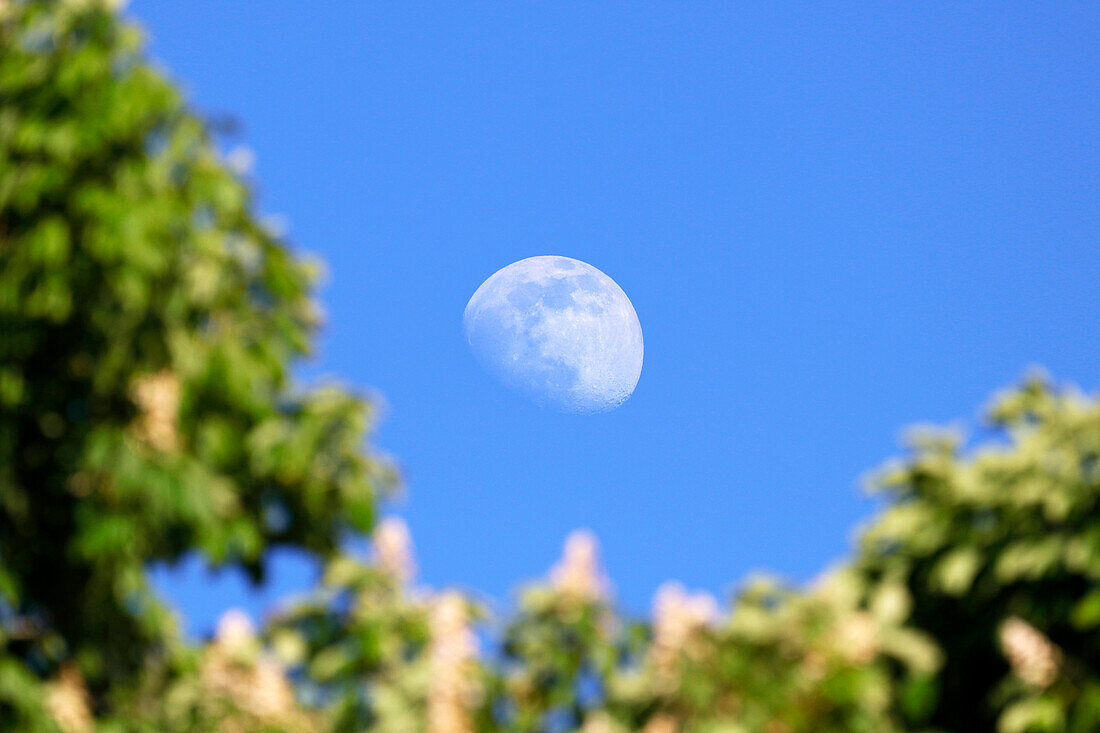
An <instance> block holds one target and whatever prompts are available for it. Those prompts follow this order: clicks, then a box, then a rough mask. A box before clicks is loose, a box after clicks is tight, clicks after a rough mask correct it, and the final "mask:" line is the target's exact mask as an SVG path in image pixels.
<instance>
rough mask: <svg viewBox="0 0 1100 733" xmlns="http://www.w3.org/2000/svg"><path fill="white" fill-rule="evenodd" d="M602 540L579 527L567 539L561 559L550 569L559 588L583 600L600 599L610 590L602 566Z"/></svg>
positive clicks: (551, 581) (553, 581) (551, 575)
mask: <svg viewBox="0 0 1100 733" xmlns="http://www.w3.org/2000/svg"><path fill="white" fill-rule="evenodd" d="M599 554H600V553H599V543H598V542H597V541H596V536H595V535H594V534H592V533H591V532H589V531H588V530H577V531H576V532H573V533H572V534H571V535H569V538H568V539H567V540H566V541H565V551H564V553H563V556H562V559H561V561H560V562H559V563H558V564H557V565H555V566H554V568H553V569H552V570H551V571H550V583H551V584H552V585H553V586H554V588H555V589H556V590H558V591H559V592H561V593H564V594H566V595H568V596H571V597H573V598H577V599H580V600H583V601H600V600H603V599H604V598H605V597H606V594H607V579H606V578H605V577H604V575H603V572H602V571H601V570H600V557H599Z"/></svg>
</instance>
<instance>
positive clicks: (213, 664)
mask: <svg viewBox="0 0 1100 733" xmlns="http://www.w3.org/2000/svg"><path fill="white" fill-rule="evenodd" d="M199 674H200V680H201V683H202V688H203V690H204V691H206V693H207V694H208V695H209V697H208V698H206V700H205V702H207V703H211V702H213V703H219V702H221V701H225V702H228V703H229V704H230V705H232V707H233V708H234V709H236V710H238V711H240V712H241V713H243V714H244V715H245V716H246V717H245V718H243V719H239V718H237V717H236V716H230V717H229V718H227V719H226V720H224V721H223V722H222V724H221V725H222V728H221V729H222V730H224V731H227V732H228V733H236V732H237V731H240V733H244V732H245V731H248V730H252V729H253V728H254V727H256V726H257V724H258V725H260V726H271V727H279V728H281V729H288V730H301V731H307V730H311V729H312V728H313V727H314V726H313V725H312V724H311V720H310V718H309V716H307V715H306V714H305V713H303V712H302V711H301V709H300V708H299V707H298V704H297V700H296V699H295V695H294V689H293V688H292V687H291V685H290V682H289V680H287V678H286V674H285V672H284V670H283V667H282V665H281V664H280V663H279V662H278V661H277V660H276V659H275V657H274V656H273V655H271V654H267V653H265V652H263V651H262V650H261V647H260V643H259V640H258V639H257V638H256V635H255V632H254V630H253V627H252V622H251V621H250V620H249V618H248V616H246V615H245V614H244V613H243V612H241V611H229V612H228V613H226V614H225V615H224V616H223V617H222V619H221V621H220V622H219V623H218V629H217V633H216V635H215V638H214V641H213V643H211V644H210V646H209V647H208V648H207V650H206V653H205V654H204V655H203V660H202V666H201V669H200V672H199Z"/></svg>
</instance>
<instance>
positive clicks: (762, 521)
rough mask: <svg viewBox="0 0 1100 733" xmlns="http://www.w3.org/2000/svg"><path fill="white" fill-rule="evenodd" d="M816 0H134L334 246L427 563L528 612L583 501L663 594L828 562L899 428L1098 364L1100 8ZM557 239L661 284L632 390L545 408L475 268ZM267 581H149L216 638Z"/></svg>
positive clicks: (344, 349) (553, 244)
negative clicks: (1021, 381) (508, 381)
mask: <svg viewBox="0 0 1100 733" xmlns="http://www.w3.org/2000/svg"><path fill="white" fill-rule="evenodd" d="M821 6H822V4H820V3H805V4H803V3H775V2H755V3H749V2H737V3H734V2H720V3H719V2H713V3H707V2H691V3H685V2H667V3H656V2H638V1H637V0H634V1H632V2H518V3H508V2H494V3H480V2H470V3H434V2H433V3H417V2H397V3H375V2H371V3H363V2H359V1H358V0H357V1H355V2H352V1H350V0H349V1H344V2H324V3H311V4H304V3H301V2H293V3H292V2H264V3H227V2H223V1H221V0H191V1H190V2H187V3H165V2H153V1H152V0H135V1H134V2H132V4H131V5H130V8H129V11H128V12H129V13H130V14H131V15H132V16H134V17H136V18H137V19H138V20H139V21H141V22H142V23H143V24H144V25H145V26H146V27H147V29H148V30H149V33H150V37H151V51H152V54H153V55H154V56H155V57H156V58H157V59H159V60H160V62H162V63H163V64H164V66H165V67H166V68H167V69H168V70H169V71H170V72H171V74H172V75H173V77H174V78H175V79H177V80H178V81H180V82H181V83H182V84H183V85H184V87H185V88H186V89H187V90H188V95H189V98H190V99H191V101H192V102H193V103H194V105H196V106H197V108H198V109H199V110H201V111H203V112H204V113H207V114H210V115H215V116H222V115H230V116H232V117H234V118H235V119H236V120H238V121H239V122H240V125H241V130H240V132H239V133H238V134H236V135H235V136H233V137H232V138H231V139H229V140H228V141H227V144H237V143H241V144H246V145H247V146H249V147H250V148H252V149H253V150H254V151H255V153H256V156H257V161H258V162H257V165H256V167H255V170H254V173H253V179H254V180H255V181H256V182H257V185H258V189H259V192H260V196H259V203H260V208H261V210H262V211H263V212H265V213H271V214H276V213H277V214H281V215H284V216H285V217H286V218H287V220H288V221H289V223H290V225H289V229H288V233H289V238H290V240H291V241H292V242H293V243H294V245H295V246H296V247H298V248H300V249H301V250H303V251H308V252H312V253H315V254H317V255H319V256H320V257H321V258H323V259H324V260H325V261H327V263H328V266H329V271H330V275H329V278H328V281H327V283H326V284H325V286H324V288H323V290H322V291H321V293H320V295H321V298H322V300H323V303H324V305H325V308H326V310H327V313H328V323H327V326H326V328H325V330H324V334H323V337H322V340H321V343H320V348H319V351H318V354H317V357H316V359H315V360H313V361H312V362H310V363H309V364H306V365H303V367H302V369H301V370H300V374H301V375H302V376H303V378H309V379H313V378H316V377H317V376H319V375H331V376H334V377H336V378H338V379H340V380H341V381H343V382H344V383H346V384H349V385H351V386H353V387H355V388H357V389H362V390H368V389H371V390H377V391H378V392H380V393H381V394H382V395H383V396H384V398H385V403H386V408H385V413H384V418H383V420H382V422H381V426H380V431H379V433H378V435H377V440H376V442H377V444H378V445H379V446H381V447H382V448H383V449H384V450H385V451H387V452H389V453H392V454H393V455H394V456H396V457H397V459H398V460H399V461H400V464H401V466H402V467H403V470H404V472H405V477H406V482H405V484H406V494H405V497H404V498H403V499H402V500H401V501H399V502H397V503H396V504H394V505H392V506H390V507H388V508H387V510H388V511H391V512H396V513H399V514H401V515H403V516H405V517H406V518H407V519H408V522H409V524H410V526H411V528H412V531H413V535H414V538H415V540H416V543H417V549H418V555H419V562H420V566H421V568H422V578H423V579H424V581H425V582H427V583H429V584H432V585H436V586H442V585H458V586H461V587H464V588H468V589H472V590H475V591H477V592H479V593H483V594H486V596H487V597H490V598H493V599H496V600H497V601H498V602H499V603H500V604H501V605H504V604H506V603H507V602H508V599H509V598H510V592H511V590H512V589H513V588H514V587H515V586H516V584H517V582H519V581H522V580H524V579H530V578H534V577H537V576H539V575H541V574H542V573H544V572H545V571H546V569H547V568H548V567H549V566H550V565H551V564H552V563H553V561H554V560H555V558H556V557H557V555H558V552H559V548H560V546H561V543H562V540H563V538H564V537H565V535H566V534H567V533H568V532H569V531H570V530H572V529H574V528H577V527H589V528H591V529H593V530H594V531H595V532H596V533H597V534H598V535H599V537H600V539H601V541H602V543H603V547H604V554H605V559H606V565H607V567H608V569H609V572H610V575H611V576H612V578H613V580H614V582H615V585H616V588H617V594H618V597H619V599H620V600H621V602H622V603H623V605H624V606H626V607H627V608H628V609H630V610H632V611H639V612H640V611H644V610H646V609H648V607H649V602H650V598H651V596H652V593H653V591H654V589H655V588H656V586H657V585H658V584H659V583H661V582H662V581H664V580H666V579H669V578H678V579H680V580H682V581H684V582H685V583H686V584H687V585H689V586H691V587H694V588H703V589H709V590H711V591H713V592H715V593H716V594H719V595H724V594H725V593H727V592H728V590H730V589H731V588H732V587H734V585H735V584H736V582H737V581H738V580H739V579H743V578H744V577H745V576H746V574H748V573H750V572H753V571H755V570H759V569H770V570H772V571H774V572H776V573H779V574H781V575H783V576H785V577H787V578H790V579H792V580H796V581H803V580H806V579H809V578H811V577H812V576H814V575H815V574H816V573H817V572H819V571H820V570H821V569H822V568H823V567H825V566H827V565H828V564H829V563H830V562H832V561H835V560H837V559H839V558H841V557H843V555H844V554H845V553H846V552H847V550H848V548H849V547H850V544H851V538H852V536H853V531H854V528H855V527H856V526H857V524H858V523H859V522H860V521H861V520H864V519H866V518H867V517H868V516H869V515H870V513H871V512H872V511H873V509H874V504H873V502H872V501H871V500H869V499H867V498H865V497H864V496H863V494H862V492H861V489H860V478H861V476H863V475H864V474H865V473H866V472H867V471H868V470H869V469H871V468H873V467H874V466H876V465H878V464H879V463H880V462H881V461H883V460H884V459H886V458H888V457H890V456H891V455H895V454H896V447H897V442H898V437H899V435H900V433H901V428H902V427H903V426H905V425H908V424H912V423H914V422H929V421H931V422H945V421H953V420H965V421H969V422H971V423H973V421H974V420H975V419H976V418H977V416H978V415H979V414H980V407H981V406H982V405H983V404H984V403H985V402H986V400H987V398H988V397H989V396H990V395H991V393H992V392H993V391H994V390H996V389H998V388H1001V387H1004V386H1006V385H1009V384H1011V383H1013V382H1014V381H1015V380H1017V379H1018V378H1019V377H1020V376H1021V375H1022V374H1023V373H1024V372H1025V370H1026V369H1027V368H1028V367H1029V366H1030V365H1034V364H1041V365H1044V366H1046V367H1048V368H1049V370H1050V371H1051V372H1052V373H1053V374H1054V375H1055V377H1057V378H1058V379H1061V380H1066V381H1072V382H1076V383H1078V384H1080V385H1082V386H1083V387H1084V388H1086V389H1088V390H1093V389H1094V388H1095V387H1096V386H1097V384H1098V382H1100V380H1098V369H1100V339H1098V333H1100V297H1098V292H1100V248H1098V243H1100V155H1098V149H1100V146H1098V141H1100V45H1098V44H1097V38H1100V7H1098V6H1097V5H1095V4H1091V3H1051V2H1035V3H1012V2H1009V3H998V4H990V3H968V4H940V3H912V4H908V5H903V4H897V3H889V4H886V3H882V4H871V6H870V7H869V6H868V4H866V3H837V4H832V3H831V4H830V6H831V7H830V8H829V9H824V8H823V7H821ZM541 254H562V255H568V256H570V257H575V258H577V259H581V260H584V261H586V262H589V263H591V264H593V265H595V266H596V267H598V268H600V269H601V270H603V271H604V272H606V273H607V274H609V275H610V276H611V277H613V278H614V279H615V280H616V281H617V282H618V283H619V284H620V285H621V286H622V288H623V289H624V290H625V291H626V293H627V294H628V295H629V296H630V298H631V300H632V301H633V303H634V306H635V308H636V309H637V312H638V315H639V318H640V319H641V323H642V328H643V331H644V334H645V347H646V354H645V365H644V368H643V371H642V376H641V381H640V382H639V384H638V388H637V391H636V392H635V394H634V396H633V398H632V399H630V400H629V401H628V402H627V403H626V404H625V405H623V406H622V407H621V408H620V409H618V410H617V411H615V412H613V413H611V414H607V415H602V416H587V417H585V416H569V415H562V414H557V413H554V412H550V411H547V410H544V409H541V408H538V407H535V406H533V405H530V404H528V403H527V402H525V401H524V400H523V398H522V397H519V396H516V395H513V394H511V393H509V392H506V391H504V390H503V388H502V387H500V386H499V385H498V384H497V383H496V382H494V381H493V380H492V379H491V378H490V377H489V376H487V375H486V374H484V373H483V372H482V371H481V369H480V368H479V366H478V365H477V363H476V361H475V360H474V359H473V357H472V356H471V355H470V354H469V352H468V348H467V346H466V344H465V342H464V340H463V336H462V328H461V317H462V311H463V308H464V307H465V305H466V302H467V300H468V299H469V297H470V295H471V294H472V293H473V291H474V290H475V288H477V286H478V285H479V284H480V283H481V282H482V281H483V280H484V279H485V278H486V277H487V276H488V275H490V274H491V273H493V272H494V271H496V270H497V269H499V268H500V267H503V266H504V265H507V264H509V263H511V262H514V261H516V260H519V259H521V258H524V257H528V256H532V255H541ZM273 571H274V572H273V574H272V585H271V587H270V588H269V589H268V590H267V591H265V592H263V593H252V592H249V591H247V590H246V585H245V584H244V582H243V581H242V580H241V579H240V578H239V577H236V576H234V575H232V574H225V573H223V574H222V575H220V576H217V577H213V578H212V577H209V576H207V575H206V574H205V573H204V571H202V570H201V569H200V568H199V567H198V565H197V564H195V563H190V564H186V565H185V566H183V567H182V568H181V569H178V570H176V571H174V572H169V573H166V572H158V573H156V575H155V577H156V579H157V582H158V584H160V585H161V586H162V587H165V588H166V589H167V591H168V593H169V595H170V596H171V597H172V598H173V599H174V600H175V602H176V603H177V604H178V605H179V606H180V607H181V608H182V609H183V610H184V612H185V613H186V614H187V615H188V617H189V618H190V622H189V626H190V628H191V629H192V631H197V632H199V633H202V632H204V631H206V630H207V629H209V627H210V624H211V622H212V621H213V619H214V618H215V617H216V616H217V615H218V613H220V611H221V610H223V609H224V608H225V607H227V606H230V605H243V606H245V607H246V608H248V609H250V610H252V611H253V612H257V613H258V612H260V611H261V610H262V609H263V608H264V607H265V606H266V605H267V604H269V603H270V602H271V599H272V598H275V597H277V596H279V595H281V594H283V593H285V592H287V591H289V590H296V589H298V590H300V589H304V588H306V587H308V586H309V584H310V581H311V578H310V577H309V575H310V573H309V568H308V564H306V563H303V562H301V561H300V560H295V559H293V558H285V557H284V558H282V559H279V560H278V561H277V562H275V564H274V566H273Z"/></svg>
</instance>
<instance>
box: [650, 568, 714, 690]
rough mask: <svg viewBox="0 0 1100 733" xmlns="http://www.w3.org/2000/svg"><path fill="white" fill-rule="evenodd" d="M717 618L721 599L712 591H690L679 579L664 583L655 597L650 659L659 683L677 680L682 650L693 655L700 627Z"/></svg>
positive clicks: (669, 684)
mask: <svg viewBox="0 0 1100 733" xmlns="http://www.w3.org/2000/svg"><path fill="white" fill-rule="evenodd" d="M717 618H718V603H717V601H715V600H714V597H713V596H711V595H710V594H709V593H702V592H701V593H694V594H689V593H688V592H687V591H686V590H685V589H684V587H683V586H682V585H680V584H679V583H665V584H664V585H662V586H661V587H660V588H659V589H658V590H657V595H656V597H655V598H654V601H653V646H652V647H651V649H650V660H651V662H652V664H653V667H654V670H655V671H656V674H657V679H658V683H659V684H660V685H661V686H662V687H665V688H668V687H671V686H673V685H674V684H675V680H676V675H677V670H678V667H679V659H680V656H681V655H682V654H688V655H694V654H695V653H696V652H697V645H696V644H695V643H694V642H695V641H696V640H697V638H698V635H699V633H700V632H701V631H703V630H704V629H706V628H707V627H709V626H710V625H712V624H713V623H714V622H715V621H716V620H717Z"/></svg>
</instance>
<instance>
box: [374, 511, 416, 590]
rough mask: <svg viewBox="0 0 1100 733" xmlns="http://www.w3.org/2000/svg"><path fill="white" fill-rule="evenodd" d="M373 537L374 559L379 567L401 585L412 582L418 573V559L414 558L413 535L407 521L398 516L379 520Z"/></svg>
mask: <svg viewBox="0 0 1100 733" xmlns="http://www.w3.org/2000/svg"><path fill="white" fill-rule="evenodd" d="M371 539H372V545H373V548H374V561H375V563H376V564H377V565H378V567H379V568H380V569H381V570H382V571H383V572H385V573H386V574H387V575H389V576H390V577H392V578H394V579H395V580H397V581H398V582H399V583H400V584H401V585H406V584H408V583H409V582H411V581H412V579H413V577H414V576H415V575H416V561H415V560H414V559H413V545H412V537H411V535H410V534H409V528H408V526H407V525H406V524H405V522H404V521H403V520H401V519H398V518H397V517H388V518H386V519H384V520H382V521H381V522H379V524H378V526H377V527H376V528H375V530H374V534H373V536H372V538H371Z"/></svg>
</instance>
